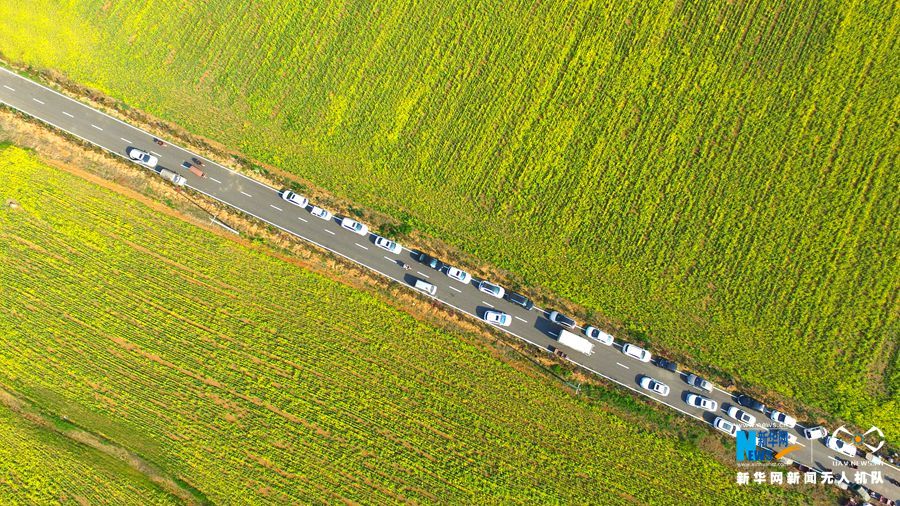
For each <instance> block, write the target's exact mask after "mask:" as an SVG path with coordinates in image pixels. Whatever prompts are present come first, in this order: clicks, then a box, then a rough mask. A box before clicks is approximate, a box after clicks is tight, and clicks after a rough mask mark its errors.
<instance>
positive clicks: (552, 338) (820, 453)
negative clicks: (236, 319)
mask: <svg viewBox="0 0 900 506" xmlns="http://www.w3.org/2000/svg"><path fill="white" fill-rule="evenodd" d="M0 102H2V103H4V104H7V105H8V106H10V107H13V108H15V109H17V110H19V111H22V112H24V113H26V114H29V115H31V116H33V117H35V118H37V119H39V120H41V121H44V122H46V123H48V124H50V125H52V126H54V127H56V128H58V129H60V130H63V131H66V132H68V133H70V134H72V135H75V136H77V137H79V138H81V139H83V140H85V141H86V142H89V143H91V144H94V145H96V146H99V147H101V148H103V149H105V150H107V151H109V152H111V153H113V154H116V155H118V156H121V157H123V158H127V155H126V149H128V148H130V147H134V148H138V149H141V150H144V151H149V152H151V153H152V154H154V155H156V156H157V157H158V158H159V165H160V166H161V167H165V168H168V169H170V170H173V171H175V172H177V173H179V174H181V175H182V176H184V177H185V178H186V179H187V185H186V186H188V187H189V188H191V189H193V190H195V191H197V192H199V193H202V194H204V195H207V196H208V197H210V198H212V199H215V200H217V201H219V202H222V203H224V204H226V205H228V206H231V207H233V208H235V209H238V210H240V211H242V212H244V213H246V214H247V215H250V216H252V217H254V218H257V219H259V220H262V221H264V222H266V223H269V224H271V225H273V226H275V227H278V228H279V229H281V230H283V231H285V232H287V233H289V234H292V235H295V236H297V237H300V238H302V239H304V240H306V241H309V242H311V243H313V244H316V245H318V246H319V247H321V248H324V249H326V250H328V251H331V252H332V253H334V254H336V255H339V256H341V257H344V258H346V259H348V260H350V261H352V262H355V263H357V264H359V265H362V266H364V267H366V268H368V269H371V270H372V271H375V272H377V273H379V274H381V275H382V276H385V277H387V278H389V279H391V280H394V281H397V282H399V283H402V284H405V285H407V286H410V287H411V286H412V285H413V283H414V282H415V280H416V279H421V280H423V281H427V282H428V283H431V284H433V285H435V286H436V287H437V292H436V295H435V296H434V297H433V298H434V299H436V300H438V301H440V302H441V303H444V304H447V305H449V306H451V307H453V308H455V309H456V310H458V311H460V312H463V313H466V314H468V315H471V316H472V317H474V318H478V319H480V318H481V317H482V316H483V315H484V311H486V310H490V309H496V310H499V311H503V312H505V313H507V314H510V315H511V316H512V317H513V321H512V323H511V325H510V326H509V327H507V328H502V327H498V328H499V329H500V330H502V331H504V332H507V333H509V334H511V335H513V336H515V337H517V338H519V339H522V340H524V341H526V342H528V343H531V344H533V345H534V346H537V347H539V348H541V349H544V350H547V349H548V347H549V346H554V347H557V348H559V349H560V350H562V351H564V352H565V353H566V354H567V355H568V358H567V360H569V361H570V362H573V363H575V364H577V365H579V366H580V367H583V368H584V369H587V370H589V371H591V372H594V373H595V374H597V375H599V376H601V377H604V378H606V379H607V380H609V381H612V382H615V383H617V384H619V385H621V386H623V387H625V388H628V389H629V390H632V391H634V392H636V393H639V394H641V395H645V396H648V397H651V398H653V399H654V400H656V401H657V402H660V403H662V404H665V405H667V406H669V407H671V408H672V409H675V410H677V411H679V412H681V413H682V414H684V415H686V416H689V417H692V418H695V419H697V420H701V421H704V422H706V423H711V422H712V421H713V419H714V418H715V417H716V416H721V417H723V418H725V419H729V418H728V416H727V415H726V410H727V408H728V407H729V406H732V405H736V403H735V401H734V399H733V396H732V394H731V393H730V392H727V391H725V390H722V389H719V388H714V389H713V391H712V392H709V393H707V392H702V391H700V390H698V389H696V388H693V387H691V386H689V385H688V384H687V383H686V381H685V378H686V376H687V375H686V373H684V372H681V371H678V372H670V371H668V370H664V369H661V368H659V367H656V366H654V365H652V364H649V363H644V362H640V361H638V360H635V359H633V358H631V357H629V356H626V355H625V354H623V353H622V351H621V349H622V345H623V344H624V343H622V342H618V341H617V342H616V343H615V344H614V345H612V346H606V345H603V344H601V343H599V342H595V344H594V350H593V353H592V354H591V355H585V354H582V353H579V352H578V351H575V350H573V349H569V348H567V347H565V346H563V345H561V344H560V343H559V342H558V341H556V337H557V336H558V332H559V327H558V326H557V325H556V324H554V323H552V322H551V321H550V320H548V318H547V316H548V315H547V313H546V312H545V311H544V310H542V309H540V308H533V309H532V310H530V311H529V310H525V309H524V308H523V307H521V306H518V305H516V304H513V303H511V302H509V301H508V300H505V299H498V298H495V297H493V296H491V295H490V294H488V293H484V292H481V291H479V290H478V288H477V283H478V281H479V280H474V279H473V280H472V281H471V282H469V283H466V284H464V283H461V282H459V281H457V280H455V279H451V278H449V277H448V276H447V275H446V274H445V273H444V272H443V271H438V270H434V269H431V268H430V267H428V266H427V265H425V264H424V263H421V262H419V261H417V259H416V258H414V256H413V255H412V252H411V251H409V250H408V249H405V248H404V249H403V250H402V251H401V252H400V254H393V253H390V252H388V251H386V250H384V249H382V248H380V247H378V246H376V245H375V243H374V237H373V236H372V235H371V234H367V235H365V236H360V235H357V234H355V233H353V232H351V231H349V230H347V229H344V228H343V227H341V225H340V218H341V217H340V216H335V217H332V218H331V219H328V220H323V219H320V218H317V217H315V216H313V215H312V214H310V212H309V209H308V208H301V207H299V206H296V205H294V204H292V203H291V202H288V201H286V200H284V199H283V198H282V195H281V190H280V189H276V188H271V187H269V186H267V185H265V184H263V183H260V182H257V181H255V180H253V179H250V178H248V177H246V176H243V175H241V174H239V173H237V172H234V171H232V170H230V169H227V168H225V167H223V166H221V165H218V164H216V163H214V162H212V161H210V160H205V159H202V157H200V156H199V155H197V154H195V153H191V152H189V151H187V150H185V149H183V148H181V147H178V146H176V145H173V144H171V143H168V144H166V145H159V144H157V143H155V142H154V140H155V138H154V136H153V135H151V134H149V133H147V132H145V131H143V130H141V129H139V128H136V127H133V126H131V125H129V124H127V123H124V122H122V121H120V120H118V119H115V118H113V117H110V116H108V115H106V114H104V113H102V112H100V111H97V110H95V109H92V108H91V107H89V106H87V105H84V104H82V103H80V102H78V101H76V100H73V99H71V98H68V97H66V96H64V95H62V94H60V93H57V92H56V91H53V90H51V89H49V88H46V87H44V86H42V85H40V84H38V83H35V82H33V81H31V80H29V79H27V78H24V77H22V76H19V75H18V74H15V73H13V72H11V71H9V70H6V69H0ZM193 158H199V159H201V160H204V162H203V166H202V170H203V171H204V172H205V176H204V177H199V176H197V175H195V174H193V173H192V172H190V171H188V170H185V168H184V167H182V163H183V162H185V161H190V160H191V159H193ZM312 204H315V203H314V202H313V203H312ZM401 262H403V263H406V264H409V265H410V266H411V267H412V269H410V270H405V269H403V267H402V266H401V265H400V263H401ZM426 296H427V295H426ZM575 332H578V330H575ZM579 333H580V332H579ZM580 335H582V336H583V333H580ZM644 375H647V376H651V377H653V378H655V379H657V380H659V381H661V382H663V383H665V384H667V385H668V386H669V387H670V388H671V392H670V393H669V395H667V396H660V395H658V394H656V393H651V392H648V391H647V390H644V389H642V388H641V387H640V386H639V385H638V381H639V379H640V377H641V376H644ZM690 392H694V393H699V394H702V395H704V396H707V397H709V398H711V399H713V400H715V401H716V402H717V403H718V410H717V412H716V413H710V412H706V411H703V410H701V409H698V408H694V407H691V406H688V405H687V404H686V403H685V402H684V398H685V396H686V395H687V394H688V393H690ZM752 414H753V415H755V416H756V418H757V420H758V424H759V423H763V422H767V421H768V419H767V418H766V416H765V415H763V414H762V413H757V412H753V413H752ZM731 421H732V422H734V420H731ZM798 428H800V427H799V426H798ZM831 429H833V428H831ZM791 432H792V433H793V434H795V435H796V436H798V440H799V442H800V443H801V444H803V445H805V447H804V448H803V449H802V450H800V451H796V452H794V453H792V454H791V455H790V456H791V458H793V459H794V460H796V461H799V462H802V463H804V464H805V465H807V466H808V467H811V468H817V469H824V468H827V469H833V470H834V471H835V472H836V473H837V474H838V476H840V472H841V471H844V472H846V475H847V477H848V478H849V479H851V480H852V479H853V476H854V470H852V469H850V468H849V467H844V466H842V465H840V464H838V463H837V462H836V461H835V460H834V457H835V456H836V455H837V454H836V453H835V452H834V451H832V450H830V449H828V448H827V447H825V445H824V444H823V443H822V442H821V441H810V440H807V439H805V438H804V437H803V436H802V435H800V434H799V433H798V432H797V431H791ZM851 460H854V461H860V460H861V459H851ZM865 465H866V467H865V468H864V470H867V471H872V470H878V471H881V472H882V473H883V475H884V477H885V480H884V483H882V484H876V485H870V488H872V489H874V490H877V491H878V492H879V493H881V494H884V495H886V496H887V497H889V498H891V499H898V498H900V486H898V485H897V484H900V470H898V469H897V468H895V467H893V466H890V465H887V464H882V465H877V466H871V465H868V463H866V464H865ZM860 468H861V469H863V467H862V466H860ZM751 470H752V469H751ZM890 480H896V481H894V482H893V483H892V482H891V481H890Z"/></svg>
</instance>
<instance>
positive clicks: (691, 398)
mask: <svg viewBox="0 0 900 506" xmlns="http://www.w3.org/2000/svg"><path fill="white" fill-rule="evenodd" d="M685 402H687V403H688V405H689V406H694V407H695V408H700V409H703V410H706V411H712V412H713V413H715V412H716V410H717V409H719V403H718V402H716V401H714V400H712V399H707V398H706V397H703V396H702V395H697V394H687V397H686V398H685Z"/></svg>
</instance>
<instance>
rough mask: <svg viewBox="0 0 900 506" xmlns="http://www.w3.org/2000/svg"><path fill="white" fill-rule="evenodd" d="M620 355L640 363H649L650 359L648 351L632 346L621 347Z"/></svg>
mask: <svg viewBox="0 0 900 506" xmlns="http://www.w3.org/2000/svg"><path fill="white" fill-rule="evenodd" d="M622 353H624V354H626V355H628V356H629V357H631V358H634V359H637V360H640V361H641V362H649V361H650V358H651V356H650V352H649V351H647V350H645V349H643V348H641V347H640V346H635V345H633V344H626V345H625V346H622Z"/></svg>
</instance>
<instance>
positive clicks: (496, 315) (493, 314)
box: [484, 311, 512, 327]
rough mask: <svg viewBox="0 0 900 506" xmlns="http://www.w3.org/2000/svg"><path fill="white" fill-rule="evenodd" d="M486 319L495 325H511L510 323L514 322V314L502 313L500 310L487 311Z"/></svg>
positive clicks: (485, 313)
mask: <svg viewBox="0 0 900 506" xmlns="http://www.w3.org/2000/svg"><path fill="white" fill-rule="evenodd" d="M484 321H486V322H488V323H490V324H493V325H500V326H502V327H509V324H510V323H512V316H509V315H508V314H506V313H501V312H500V311H485V312H484Z"/></svg>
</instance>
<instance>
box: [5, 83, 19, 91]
mask: <svg viewBox="0 0 900 506" xmlns="http://www.w3.org/2000/svg"><path fill="white" fill-rule="evenodd" d="M3 87H4V88H6V89H7V90H9V91H16V89H15V88H10V87H9V86H7V85H5V84H4V85H3Z"/></svg>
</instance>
